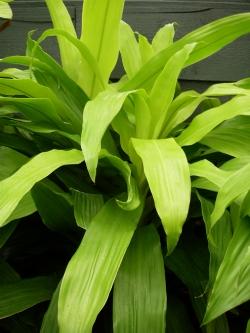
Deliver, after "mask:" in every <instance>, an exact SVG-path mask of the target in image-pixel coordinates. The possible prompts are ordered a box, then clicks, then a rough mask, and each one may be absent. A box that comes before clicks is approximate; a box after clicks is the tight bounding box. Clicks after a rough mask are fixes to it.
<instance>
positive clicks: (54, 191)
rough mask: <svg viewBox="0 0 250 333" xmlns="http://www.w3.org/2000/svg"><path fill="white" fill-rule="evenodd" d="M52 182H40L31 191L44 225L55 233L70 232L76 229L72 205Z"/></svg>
mask: <svg viewBox="0 0 250 333" xmlns="http://www.w3.org/2000/svg"><path fill="white" fill-rule="evenodd" d="M51 183H52V182H48V181H47V182H39V183H37V184H36V185H35V186H34V187H33V188H32V190H31V193H32V197H33V199H34V201H35V204H36V207H37V211H38V213H39V215H40V216H41V218H42V221H43V223H44V224H45V225H46V226H47V227H48V228H50V229H51V230H54V231H59V232H62V231H64V232H70V231H71V230H72V229H73V230H74V228H75V227H76V224H75V221H74V212H73V207H72V203H71V202H70V200H69V199H68V197H67V194H66V193H65V192H63V191H62V190H61V189H60V188H57V186H55V184H54V183H52V184H53V186H51Z"/></svg>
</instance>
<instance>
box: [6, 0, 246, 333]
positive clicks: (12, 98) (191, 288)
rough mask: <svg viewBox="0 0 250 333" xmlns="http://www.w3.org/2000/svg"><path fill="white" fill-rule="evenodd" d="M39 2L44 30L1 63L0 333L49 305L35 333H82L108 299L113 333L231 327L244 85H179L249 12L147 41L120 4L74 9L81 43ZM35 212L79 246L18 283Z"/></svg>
mask: <svg viewBox="0 0 250 333" xmlns="http://www.w3.org/2000/svg"><path fill="white" fill-rule="evenodd" d="M46 4H47V7H48V9H49V12H50V14H51V18H52V21H53V25H54V28H53V29H49V30H46V31H45V32H44V33H43V34H42V35H41V36H40V37H39V38H38V39H36V40H35V39H34V37H33V34H32V33H30V34H29V36H28V40H27V49H26V55H24V56H10V57H7V58H4V59H1V62H2V63H7V64H9V65H8V66H10V64H11V65H14V66H12V68H7V69H5V70H3V71H2V72H1V73H0V129H1V133H0V160H1V164H0V179H1V181H0V226H1V229H0V246H1V247H2V250H3V253H4V254H5V256H2V257H1V259H0V269H1V277H0V282H1V284H0V292H1V299H0V317H1V318H9V321H8V319H5V320H2V321H0V325H1V322H2V323H3V327H5V328H6V327H7V329H8V325H12V326H11V327H13V325H16V326H15V327H18V332H21V328H20V327H21V326H18V325H21V324H20V322H21V321H20V318H23V317H21V316H22V313H21V314H19V315H18V313H20V312H22V311H24V310H26V309H28V308H31V307H32V306H34V305H36V304H38V303H41V302H43V301H46V300H49V299H51V302H50V304H49V306H48V309H47V312H46V314H45V316H44V318H43V320H42V325H41V332H43V333H55V332H60V333H80V332H81V333H85V332H86V333H88V332H91V331H92V330H93V325H94V324H95V322H96V319H97V316H98V314H99V313H100V312H101V310H102V309H103V307H104V306H105V303H106V302H107V300H108V303H109V304H112V307H113V310H112V309H111V307H110V306H107V307H106V310H105V311H106V312H105V314H106V313H107V321H109V319H108V318H111V315H109V313H113V314H112V317H113V319H112V320H113V331H114V332H115V333H120V332H127V333H133V332H134V333H146V332H148V333H152V332H154V333H162V332H165V331H167V332H201V331H202V332H207V333H208V332H210V333H211V332H221V333H227V332H230V325H231V322H230V321H229V322H228V318H229V319H230V315H229V317H228V316H227V315H226V314H225V313H226V312H227V311H230V310H232V309H235V308H236V307H238V306H239V305H241V304H243V303H245V305H244V306H245V308H243V310H242V309H241V308H240V310H238V311H239V312H238V313H239V314H241V311H242V312H243V313H244V311H245V312H246V313H247V309H248V310H249V306H248V307H247V304H246V302H247V301H248V300H249V298H250V283H249V282H250V251H249V248H250V218H249V214H250V209H249V200H250V197H249V194H248V192H249V189H250V148H249V139H250V117H249V116H250V80H249V79H244V80H241V81H239V82H235V83H225V84H216V85H213V86H211V87H209V88H208V89H207V90H206V91H204V92H203V93H198V92H196V91H193V90H188V91H182V90H181V88H180V87H179V85H178V78H179V75H180V73H181V71H182V70H183V69H184V68H186V67H187V66H191V65H192V64H194V63H196V62H198V61H200V60H203V59H204V58H206V57H208V56H210V55H212V54H213V53H215V52H217V51H218V50H220V49H221V48H222V47H224V46H226V45H227V44H229V43H230V42H233V41H234V40H235V39H236V38H238V37H240V36H242V35H244V34H247V33H249V32H250V13H244V14H238V15H234V16H231V17H226V18H222V19H220V20H217V21H215V22H212V23H210V24H208V25H206V26H203V27H201V28H199V29H197V30H195V31H193V32H191V33H189V34H188V35H186V36H184V37H182V38H181V39H179V40H177V41H174V25H173V24H167V25H166V26H164V27H162V28H161V29H160V30H159V31H158V32H157V33H156V35H155V36H154V38H153V40H152V41H150V42H149V41H148V39H147V38H146V37H145V36H143V35H140V34H138V33H137V34H135V33H134V32H133V30H132V29H131V27H130V26H129V25H128V24H126V23H125V22H123V21H122V20H121V19H122V12H123V6H124V0H123V1H122V0H85V1H84V4H83V14H82V32H81V35H80V37H78V36H77V34H76V32H75V29H74V25H73V23H72V21H71V18H70V16H69V14H68V12H67V9H66V7H65V5H64V4H63V2H62V1H61V0H46ZM0 8H1V7H0ZM50 37H56V38H57V39H58V44H59V49H60V56H61V65H59V64H58V63H57V62H56V61H55V60H54V59H53V58H52V57H51V56H50V55H48V54H47V53H46V52H45V51H44V50H43V49H42V46H41V43H42V42H43V41H44V40H45V39H47V38H50ZM119 53H120V55H121V58H122V63H123V67H124V72H125V74H124V76H123V77H122V78H121V79H120V80H119V81H118V82H113V83H112V82H111V81H110V75H111V72H112V70H113V69H114V67H115V65H116V63H117V59H118V56H119ZM15 65H21V66H24V67H25V68H24V69H22V70H21V69H17V68H15ZM225 96H226V97H227V98H226V99H225V98H221V97H225ZM197 108H199V114H198V115H197V114H196V113H195V111H196V110H197ZM194 113H195V115H194ZM36 212H37V213H36ZM31 214H33V215H31ZM38 214H39V215H40V217H41V220H42V222H43V223H44V225H45V226H46V227H47V228H48V229H51V230H53V231H54V233H53V235H55V237H56V235H58V234H59V235H61V237H63V239H64V242H65V243H66V240H67V242H68V241H69V240H70V241H72V242H73V244H75V247H73V248H74V249H73V250H72V251H71V255H72V252H74V250H76V251H75V253H74V254H73V256H72V257H71V258H67V260H66V263H64V264H63V265H61V266H60V265H59V267H58V269H57V267H54V270H53V269H50V274H49V275H48V273H47V274H46V273H43V272H47V271H46V270H44V271H42V273H43V274H42V273H41V274H40V275H39V276H32V277H28V278H27V277H24V278H22V277H20V275H18V272H17V271H15V269H14V268H15V267H14V268H13V267H12V266H11V264H10V260H8V253H11V246H10V245H8V244H12V243H11V239H13V237H16V238H18V235H20V228H22V227H23V225H24V222H23V221H29V219H30V222H31V223H33V222H34V221H33V219H34V216H38ZM185 222H186V223H185ZM31 223H30V224H29V225H30V228H31ZM184 223H185V225H184ZM18 230H19V231H18ZM197 230H198V236H197ZM17 231H18V232H19V233H18V232H17ZM19 237H20V236H19ZM22 237H25V235H22ZM31 237H32V233H31ZM81 238H82V240H81ZM67 244H68V243H67ZM7 245H8V251H9V252H8V251H4V249H5V248H6V246H7ZM30 251H32V248H31V249H30ZM6 252H7V254H6ZM46 260H47V261H48V262H49V258H46ZM166 277H167V278H166ZM180 286H181V287H180ZM182 289H184V294H182V292H181V290H182ZM185 290H186V291H188V293H189V296H187V295H186V293H185ZM167 294H168V297H167ZM52 295H53V296H52ZM167 298H168V301H167ZM42 310H43V311H42ZM44 311H45V310H44V309H41V313H43V312H44ZM248 315H249V311H248ZM18 316H19V317H18ZM235 316H236V315H235ZM104 317H105V316H104ZM236 317H237V316H236ZM16 318H17V319H16ZM11 319H13V320H12V321H11ZM15 319H16V320H19V322H18V321H15ZM243 319H244V320H245V321H244V324H243V326H244V325H245V326H246V322H247V319H248V318H247V315H244V316H243ZM243 319H242V320H243ZM97 321H98V320H97ZM104 321H105V320H104ZM201 324H202V326H201V327H199V326H200V325H201ZM22 325H24V327H26V328H22V329H23V331H25V332H27V327H28V326H27V325H28V324H27V320H26V321H25V320H23V321H22ZM25 325H26V326H25ZM108 325H109V324H107V327H108V328H105V327H104V326H105V324H102V327H101V328H99V329H98V328H97V329H96V331H98V332H104V331H105V330H106V331H107V332H110V331H112V328H111V327H110V326H108ZM111 326H112V325H111ZM9 327H10V326H9ZM16 329H17V328H16ZM37 329H40V328H36V331H37ZM244 329H246V327H244ZM33 331H35V328H34V327H33ZM247 332H249V328H248V331H247Z"/></svg>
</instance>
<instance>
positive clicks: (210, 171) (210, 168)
mask: <svg viewBox="0 0 250 333" xmlns="http://www.w3.org/2000/svg"><path fill="white" fill-rule="evenodd" d="M189 170H190V175H191V176H196V177H201V178H206V179H207V180H209V181H210V182H212V183H213V184H214V185H215V186H216V188H218V189H219V188H221V187H222V186H223V185H224V184H225V182H226V181H227V179H228V177H229V176H231V174H232V173H231V172H229V171H225V170H221V169H220V168H217V167H216V166H215V165H214V164H213V163H212V162H210V161H208V160H205V159H204V160H201V161H199V162H195V163H192V164H190V165H189Z"/></svg>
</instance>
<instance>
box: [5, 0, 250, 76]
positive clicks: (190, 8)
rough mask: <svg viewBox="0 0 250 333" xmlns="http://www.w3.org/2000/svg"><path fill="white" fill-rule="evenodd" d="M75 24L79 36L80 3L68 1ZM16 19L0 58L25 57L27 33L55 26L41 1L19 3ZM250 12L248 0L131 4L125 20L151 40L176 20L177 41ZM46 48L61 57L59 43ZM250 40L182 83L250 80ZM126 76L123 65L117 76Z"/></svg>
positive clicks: (197, 67) (148, 0)
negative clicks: (216, 22) (8, 56)
mask: <svg viewBox="0 0 250 333" xmlns="http://www.w3.org/2000/svg"><path fill="white" fill-rule="evenodd" d="M65 3H66V4H67V5H68V7H69V10H70V14H71V16H72V18H73V20H74V22H75V25H76V29H77V31H78V33H79V32H80V29H81V0H71V1H65ZM12 7H13V10H14V20H13V22H12V24H11V26H10V27H9V28H8V29H6V30H5V31H3V32H1V34H0V45H1V48H0V57H1V58H2V57H4V56H7V55H14V54H23V53H24V50H25V39H26V36H27V32H28V31H30V30H34V29H37V34H39V33H41V31H43V30H44V29H46V28H48V27H50V26H51V21H50V18H49V14H48V11H47V9H46V7H45V3H44V2H43V1H41V0H26V1H23V0H16V1H15V2H14V3H13V4H12ZM247 11H250V2H249V0H244V1H243V0H234V1H223V2H218V1H205V0H192V1H190V0H175V1H173V0H172V1H167V0H162V1H159V0H158V1H156V0H136V1H135V0H127V1H126V6H125V12H124V20H125V21H127V22H128V23H129V24H131V25H132V27H133V28H134V29H135V30H137V31H139V32H140V33H142V34H145V35H146V36H147V37H148V38H149V39H151V38H152V36H153V35H154V33H155V32H156V31H157V30H158V29H159V28H160V27H161V26H162V25H164V24H166V23H169V22H177V26H176V30H177V32H176V38H179V37H181V36H183V35H184V34H186V33H188V32H190V31H192V30H193V29H195V28H197V27H199V26H201V25H203V24H206V23H208V22H211V21H213V20H215V19H218V18H221V17H224V16H227V15H231V14H236V13H240V12H247ZM45 46H46V49H47V50H48V51H49V52H51V53H52V54H53V55H57V54H58V53H57V52H58V51H57V47H56V43H55V42H54V40H52V39H50V40H48V41H47V42H46V43H45ZM249 54H250V36H246V37H243V38H240V39H239V40H237V41H236V42H234V43H233V44H231V45H230V46H228V47H226V48H225V49H223V50H222V51H220V52H219V53H218V54H216V55H213V56H211V57H210V58H209V59H207V60H205V61H202V62H200V63H198V64H196V65H194V66H191V67H190V68H187V69H186V70H185V71H184V72H183V73H182V76H181V77H182V79H183V80H190V81H204V82H207V81H234V80H238V79H241V78H244V77H247V76H250V57H249ZM120 75H121V66H120V65H118V66H117V68H116V70H115V71H114V73H113V77H114V78H118V77H120Z"/></svg>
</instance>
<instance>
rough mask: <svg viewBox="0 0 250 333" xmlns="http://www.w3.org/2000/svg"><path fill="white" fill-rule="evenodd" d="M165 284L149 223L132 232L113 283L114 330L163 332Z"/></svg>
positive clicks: (120, 332)
mask: <svg viewBox="0 0 250 333" xmlns="http://www.w3.org/2000/svg"><path fill="white" fill-rule="evenodd" d="M166 303H167V297H166V286H165V272H164V263H163V258H162V253H161V244H160V239H159V236H158V234H157V232H156V230H155V228H154V227H153V226H152V225H150V226H148V227H145V228H141V229H138V231H137V232H136V234H135V236H134V238H133V240H132V242H131V244H130V246H129V248H128V251H127V253H126V255H125V258H124V260H123V262H122V265H121V267H120V270H119V272H118V275H117V277H116V280H115V286H114V304H113V315H114V319H113V322H114V324H113V325H114V332H115V333H139V332H157V333H165V318H166V306H167V304H166Z"/></svg>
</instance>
